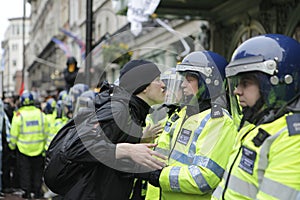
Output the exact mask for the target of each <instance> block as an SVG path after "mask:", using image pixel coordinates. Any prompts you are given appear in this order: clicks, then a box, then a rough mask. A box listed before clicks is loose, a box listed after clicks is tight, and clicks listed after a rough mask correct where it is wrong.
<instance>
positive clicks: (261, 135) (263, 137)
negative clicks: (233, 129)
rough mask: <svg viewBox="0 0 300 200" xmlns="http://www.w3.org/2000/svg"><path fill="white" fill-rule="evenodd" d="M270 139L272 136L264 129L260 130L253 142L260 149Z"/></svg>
mask: <svg viewBox="0 0 300 200" xmlns="http://www.w3.org/2000/svg"><path fill="white" fill-rule="evenodd" d="M268 137H270V134H269V133H268V132H267V131H265V130H264V129H261V128H259V129H258V133H257V135H256V136H255V137H254V138H253V140H252V142H253V143H254V145H255V146H256V147H260V146H261V145H262V143H264V141H265V140H266V139H267V138H268Z"/></svg>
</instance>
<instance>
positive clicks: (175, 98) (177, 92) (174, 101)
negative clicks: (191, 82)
mask: <svg viewBox="0 0 300 200" xmlns="http://www.w3.org/2000/svg"><path fill="white" fill-rule="evenodd" d="M161 80H162V81H163V82H164V83H165V85H166V87H165V90H166V96H165V101H164V103H165V104H166V105H179V104H181V102H182V95H183V94H182V88H181V84H182V81H183V77H182V76H181V75H180V74H178V73H175V74H169V75H168V76H161Z"/></svg>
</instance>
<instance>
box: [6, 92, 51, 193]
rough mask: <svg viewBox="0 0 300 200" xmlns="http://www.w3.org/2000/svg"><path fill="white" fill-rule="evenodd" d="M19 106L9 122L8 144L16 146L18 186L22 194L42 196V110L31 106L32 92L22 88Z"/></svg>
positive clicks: (44, 125) (45, 129)
mask: <svg viewBox="0 0 300 200" xmlns="http://www.w3.org/2000/svg"><path fill="white" fill-rule="evenodd" d="M20 103H21V107H20V108H19V110H18V111H17V112H16V113H15V114H14V116H13V119H12V124H11V132H10V133H11V139H10V142H9V147H10V148H11V149H12V150H15V149H16V150H17V162H18V170H19V177H20V187H21V189H22V190H23V191H24V192H25V193H24V194H23V197H24V198H31V194H30V193H34V198H40V197H42V191H41V185H42V175H43V161H44V157H43V153H44V151H45V149H44V147H45V142H46V138H47V134H48V122H47V120H46V117H45V114H44V113H43V112H42V111H41V110H40V109H38V108H36V107H35V106H34V99H33V95H32V94H31V93H30V92H23V94H22V95H21V97H20Z"/></svg>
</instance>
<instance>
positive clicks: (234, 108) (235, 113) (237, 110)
mask: <svg viewBox="0 0 300 200" xmlns="http://www.w3.org/2000/svg"><path fill="white" fill-rule="evenodd" d="M227 81H228V87H229V99H230V110H231V115H232V117H233V121H234V124H235V125H236V126H237V128H238V127H239V125H240V122H241V119H242V116H243V114H242V106H241V105H240V102H239V96H238V95H237V94H234V91H235V89H236V88H237V86H238V84H239V83H240V81H241V76H233V77H230V78H227Z"/></svg>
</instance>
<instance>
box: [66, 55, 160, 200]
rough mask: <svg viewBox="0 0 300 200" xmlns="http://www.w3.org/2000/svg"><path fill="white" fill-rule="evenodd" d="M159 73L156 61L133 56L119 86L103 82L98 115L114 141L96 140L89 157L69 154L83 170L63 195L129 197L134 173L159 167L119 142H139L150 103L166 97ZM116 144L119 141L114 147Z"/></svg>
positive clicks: (109, 198)
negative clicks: (140, 160)
mask: <svg viewBox="0 0 300 200" xmlns="http://www.w3.org/2000/svg"><path fill="white" fill-rule="evenodd" d="M159 75H160V71H159V69H158V68H157V66H156V65H155V64H154V63H151V62H148V61H144V60H133V61H130V62H128V63H127V64H126V65H125V66H124V67H123V68H122V70H121V72H120V78H119V79H120V87H118V86H112V85H104V86H102V92H100V94H99V95H97V96H96V99H95V108H96V117H97V120H98V121H99V124H100V127H101V129H102V131H103V132H104V134H105V136H106V137H107V138H108V139H109V140H110V141H111V143H112V145H110V144H107V143H106V142H105V141H104V140H101V142H98V143H97V144H96V146H97V148H93V147H91V148H90V155H91V156H90V157H89V158H86V157H85V158H82V157H79V158H76V155H74V154H73V153H70V155H67V157H68V156H69V159H71V160H76V159H77V160H79V161H84V164H83V165H84V167H83V168H82V170H83V171H84V173H82V176H81V177H80V178H79V179H78V181H77V182H76V183H75V184H74V186H73V187H72V188H71V189H70V190H69V191H68V192H67V194H65V195H64V199H72V200H74V199H84V200H86V199H95V200H96V199H97V200H114V199H116V200H123V199H124V200H126V199H129V196H130V193H131V190H132V185H133V180H134V176H133V173H140V172H145V170H153V169H158V168H152V169H149V168H148V169H147V168H144V167H142V166H143V165H140V164H141V163H139V164H136V163H135V162H133V161H134V156H131V155H132V154H136V156H140V155H138V154H139V152H138V149H136V150H133V151H136V152H132V150H129V151H128V152H126V151H122V152H121V153H120V151H121V150H120V149H119V148H118V145H122V144H120V143H132V144H136V143H139V142H140V139H141V137H142V127H143V126H145V118H146V115H147V114H148V113H149V111H150V106H151V105H153V104H157V103H162V101H163V100H164V87H165V85H164V83H163V82H162V81H161V80H160V79H159ZM103 90H105V91H103ZM80 114H82V113H78V115H80ZM77 131H80V130H77ZM114 144H117V145H116V148H115V149H114V147H113V145H114ZM136 145H139V144H136ZM87 146H88V145H87ZM133 146H135V145H133ZM103 154H107V155H106V156H104V155H103ZM119 154H128V156H127V157H128V158H131V159H117V160H116V159H115V158H119V157H124V156H119ZM74 156H75V158H74ZM145 162H148V163H152V162H153V160H151V159H150V160H146V159H145Z"/></svg>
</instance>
